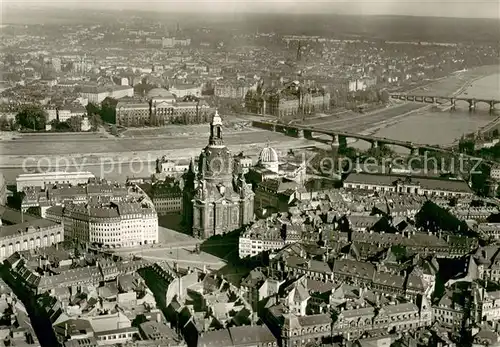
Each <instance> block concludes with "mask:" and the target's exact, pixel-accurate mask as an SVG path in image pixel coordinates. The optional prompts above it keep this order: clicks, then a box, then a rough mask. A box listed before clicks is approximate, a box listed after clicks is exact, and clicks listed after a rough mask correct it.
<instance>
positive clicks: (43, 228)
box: [0, 219, 64, 261]
mask: <svg viewBox="0 0 500 347" xmlns="http://www.w3.org/2000/svg"><path fill="white" fill-rule="evenodd" d="M62 241H64V230H63V226H62V225H61V224H58V223H54V222H52V221H49V220H46V219H36V220H33V221H30V222H25V223H21V224H14V225H7V226H0V260H1V261H3V260H4V259H6V258H8V257H10V256H11V255H12V254H14V253H15V252H19V251H27V250H35V249H37V248H40V247H49V246H52V245H54V244H56V243H59V242H62Z"/></svg>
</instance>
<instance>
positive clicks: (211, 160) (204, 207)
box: [183, 111, 254, 239]
mask: <svg viewBox="0 0 500 347" xmlns="http://www.w3.org/2000/svg"><path fill="white" fill-rule="evenodd" d="M184 182H185V183H184V192H183V222H184V225H185V226H186V227H187V228H188V229H190V230H191V231H192V233H193V236H195V237H196V238H199V239H207V238H209V237H211V236H214V235H221V234H224V233H227V232H230V231H233V230H235V229H239V228H241V227H242V226H244V225H246V224H249V223H250V222H252V221H253V218H254V193H253V191H252V186H251V184H248V183H247V182H246V181H245V177H244V176H243V174H240V175H235V174H234V158H233V155H232V154H231V152H230V151H229V149H228V148H227V147H226V146H225V145H224V141H223V139H222V119H221V117H220V116H219V114H218V112H217V111H216V112H215V114H214V116H213V118H212V122H211V123H210V137H209V142H208V146H206V147H205V148H204V149H203V150H202V152H201V154H200V157H199V160H198V167H197V168H196V167H195V164H194V160H193V161H191V164H190V166H189V169H188V172H187V173H186V174H185V177H184Z"/></svg>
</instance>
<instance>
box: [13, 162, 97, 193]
mask: <svg viewBox="0 0 500 347" xmlns="http://www.w3.org/2000/svg"><path fill="white" fill-rule="evenodd" d="M33 164H36V163H35V162H33ZM26 165H30V163H29V162H28V163H26ZM94 178H95V176H94V174H93V173H91V172H88V171H75V172H64V171H53V172H41V173H30V174H21V175H19V176H18V177H17V178H16V186H17V191H18V192H21V191H23V190H24V188H26V187H40V188H42V189H45V186H46V185H50V184H55V183H67V184H71V185H78V184H85V183H88V181H89V180H90V179H94Z"/></svg>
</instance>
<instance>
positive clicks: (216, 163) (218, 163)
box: [209, 157, 223, 175]
mask: <svg viewBox="0 0 500 347" xmlns="http://www.w3.org/2000/svg"><path fill="white" fill-rule="evenodd" d="M222 164H223V161H222V158H220V157H216V158H212V160H211V161H210V163H209V169H210V171H211V172H212V173H213V174H214V175H217V174H220V173H221V171H222Z"/></svg>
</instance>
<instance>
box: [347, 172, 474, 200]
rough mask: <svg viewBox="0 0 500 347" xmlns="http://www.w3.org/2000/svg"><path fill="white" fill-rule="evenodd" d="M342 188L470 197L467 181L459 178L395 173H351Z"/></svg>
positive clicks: (470, 190) (470, 191) (471, 193)
mask: <svg viewBox="0 0 500 347" xmlns="http://www.w3.org/2000/svg"><path fill="white" fill-rule="evenodd" d="M343 185H344V188H348V189H361V190H370V191H378V192H382V193H384V192H387V193H391V192H392V193H400V194H408V195H411V194H413V195H425V196H440V197H462V198H466V197H472V196H473V195H474V193H473V192H472V189H471V188H470V187H469V185H468V184H467V182H465V181H463V180H459V179H453V180H452V179H441V178H431V177H410V176H404V175H396V174H371V173H365V172H354V173H351V174H350V175H349V176H348V177H347V178H346V179H345V180H344V182H343Z"/></svg>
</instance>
